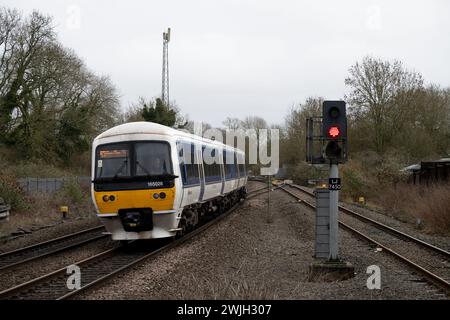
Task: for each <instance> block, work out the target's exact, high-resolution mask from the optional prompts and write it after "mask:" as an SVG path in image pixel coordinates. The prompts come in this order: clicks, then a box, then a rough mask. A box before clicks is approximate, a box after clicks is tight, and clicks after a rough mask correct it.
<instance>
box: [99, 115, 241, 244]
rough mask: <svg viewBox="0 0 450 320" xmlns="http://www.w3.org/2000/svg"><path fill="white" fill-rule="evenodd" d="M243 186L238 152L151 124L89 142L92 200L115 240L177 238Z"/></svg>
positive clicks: (225, 205)
mask: <svg viewBox="0 0 450 320" xmlns="http://www.w3.org/2000/svg"><path fill="white" fill-rule="evenodd" d="M246 185H247V172H246V166H245V154H244V152H243V151H241V150H238V149H236V148H233V147H230V146H227V145H225V144H222V143H219V142H217V141H212V140H209V139H205V138H202V137H199V136H195V135H192V134H189V133H185V132H183V131H179V130H175V129H172V128H169V127H166V126H163V125H159V124H156V123H151V122H134V123H127V124H123V125H120V126H117V127H114V128H112V129H109V130H107V131H105V132H104V133H102V134H100V135H99V136H97V137H96V138H95V139H94V142H93V148H92V186H91V194H92V200H93V203H94V206H95V208H96V211H97V216H98V217H99V219H100V220H101V222H102V223H103V224H104V225H105V227H106V229H107V231H108V232H109V233H110V234H111V236H112V239H113V240H120V241H124V242H126V241H128V240H138V239H154V238H167V237H175V236H182V235H184V234H185V233H187V232H189V231H190V230H192V229H193V228H195V226H196V225H197V224H198V223H199V221H201V219H202V217H204V216H205V215H214V214H220V213H222V212H225V211H226V210H228V209H230V208H231V207H232V206H234V205H235V204H236V203H237V202H239V201H240V200H241V199H242V198H245V196H246V192H247V190H246Z"/></svg>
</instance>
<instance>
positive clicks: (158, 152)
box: [134, 142, 173, 176]
mask: <svg viewBox="0 0 450 320" xmlns="http://www.w3.org/2000/svg"><path fill="white" fill-rule="evenodd" d="M134 150H135V164H136V175H137V176H161V175H167V174H172V173H173V172H172V165H171V161H170V148H169V144H167V143H164V142H138V143H136V144H135V147H134Z"/></svg>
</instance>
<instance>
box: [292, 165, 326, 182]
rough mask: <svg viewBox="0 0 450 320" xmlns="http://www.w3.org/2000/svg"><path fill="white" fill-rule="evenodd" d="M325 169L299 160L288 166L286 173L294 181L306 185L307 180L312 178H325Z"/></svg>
mask: <svg viewBox="0 0 450 320" xmlns="http://www.w3.org/2000/svg"><path fill="white" fill-rule="evenodd" d="M326 172H327V170H325V169H320V168H317V167H314V166H311V165H309V164H307V163H306V162H301V163H299V164H297V165H296V166H292V167H289V168H288V170H287V175H288V176H289V177H290V178H291V179H292V180H293V181H294V183H297V184H301V185H307V184H308V180H314V179H316V180H317V179H325V178H326V177H327V174H326Z"/></svg>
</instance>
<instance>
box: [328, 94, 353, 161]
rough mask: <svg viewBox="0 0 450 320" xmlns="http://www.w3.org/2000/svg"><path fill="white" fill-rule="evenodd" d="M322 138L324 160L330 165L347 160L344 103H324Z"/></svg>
mask: <svg viewBox="0 0 450 320" xmlns="http://www.w3.org/2000/svg"><path fill="white" fill-rule="evenodd" d="M322 138H323V139H324V141H325V142H326V145H325V148H324V158H325V159H327V160H329V161H330V163H343V162H345V161H346V160H347V112H346V103H345V101H324V103H323V109H322Z"/></svg>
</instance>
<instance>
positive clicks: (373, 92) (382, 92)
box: [345, 57, 423, 154]
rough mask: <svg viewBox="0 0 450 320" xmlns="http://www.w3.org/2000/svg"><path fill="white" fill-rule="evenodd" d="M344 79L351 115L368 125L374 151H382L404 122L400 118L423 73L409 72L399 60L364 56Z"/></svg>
mask: <svg viewBox="0 0 450 320" xmlns="http://www.w3.org/2000/svg"><path fill="white" fill-rule="evenodd" d="M349 73H350V76H349V77H348V78H347V79H345V84H346V85H348V86H349V87H350V88H351V89H352V92H351V93H350V95H349V96H348V97H347V100H348V101H349V102H350V103H351V106H352V111H353V112H354V117H355V118H356V120H357V121H358V122H360V123H361V124H365V125H366V126H368V127H369V129H370V132H371V135H370V136H371V142H372V143H373V146H374V148H375V151H376V152H378V153H379V154H383V153H384V152H385V151H386V150H387V148H388V146H389V143H390V142H391V140H392V138H393V136H394V134H395V133H396V132H398V130H399V129H400V127H401V125H402V124H403V122H402V121H400V120H401V119H402V117H404V116H405V111H407V110H408V107H409V105H410V103H411V101H412V100H413V99H414V97H413V94H414V93H415V92H417V90H418V89H420V88H422V85H423V80H422V76H421V75H420V74H419V73H417V72H412V71H408V70H406V69H405V68H404V67H403V64H402V63H401V62H400V61H397V60H395V61H393V62H390V61H383V60H381V59H375V58H372V57H365V58H364V59H363V60H362V62H361V63H359V62H357V63H356V64H355V65H354V66H352V67H351V68H350V70H349Z"/></svg>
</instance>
